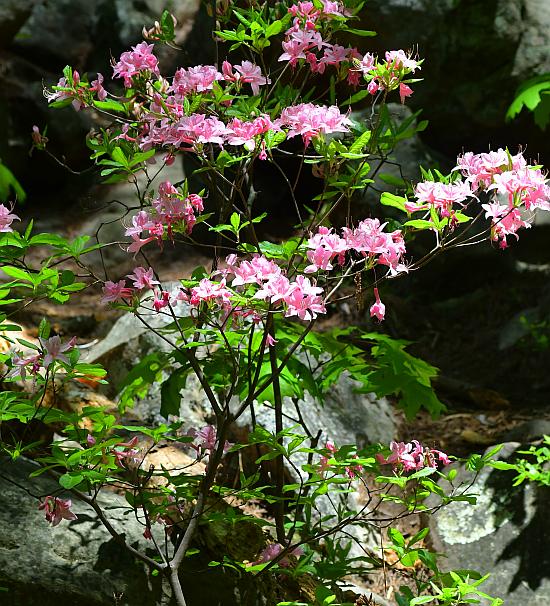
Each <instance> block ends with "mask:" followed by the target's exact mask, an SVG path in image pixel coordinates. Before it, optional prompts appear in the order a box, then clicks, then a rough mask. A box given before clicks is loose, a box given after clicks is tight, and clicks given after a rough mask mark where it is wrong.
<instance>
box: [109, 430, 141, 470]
mask: <svg viewBox="0 0 550 606" xmlns="http://www.w3.org/2000/svg"><path fill="white" fill-rule="evenodd" d="M138 442H139V439H138V437H137V436H134V437H133V438H132V439H131V440H128V442H119V443H118V444H115V448H114V449H113V451H112V454H113V455H114V456H115V463H116V464H117V465H118V466H119V467H122V468H127V467H129V466H135V465H139V464H140V462H141V458H140V452H139V449H138V448H135V447H136V446H137V444H138Z"/></svg>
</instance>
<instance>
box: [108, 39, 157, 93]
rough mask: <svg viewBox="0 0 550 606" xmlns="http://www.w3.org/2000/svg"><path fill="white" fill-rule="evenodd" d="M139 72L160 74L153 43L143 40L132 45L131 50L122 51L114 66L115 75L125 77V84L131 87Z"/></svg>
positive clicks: (148, 74) (146, 74)
mask: <svg viewBox="0 0 550 606" xmlns="http://www.w3.org/2000/svg"><path fill="white" fill-rule="evenodd" d="M139 74H144V75H145V76H150V75H152V74H154V75H156V76H158V75H159V74H160V72H159V67H158V59H157V58H156V57H155V55H154V54H153V45H152V44H147V42H141V43H140V44H138V45H137V46H132V50H131V51H126V52H124V53H122V55H121V56H120V59H119V61H118V62H117V63H116V64H115V65H114V66H113V77H114V78H124V86H125V87H126V88H131V87H132V86H133V85H134V78H135V76H137V75H139Z"/></svg>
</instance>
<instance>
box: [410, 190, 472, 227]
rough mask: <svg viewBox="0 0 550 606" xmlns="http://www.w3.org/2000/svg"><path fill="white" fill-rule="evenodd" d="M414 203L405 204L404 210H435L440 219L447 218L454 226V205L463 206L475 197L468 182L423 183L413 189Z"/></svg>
mask: <svg viewBox="0 0 550 606" xmlns="http://www.w3.org/2000/svg"><path fill="white" fill-rule="evenodd" d="M414 193H415V196H416V199H417V202H416V203H413V202H406V203H405V209H406V210H407V212H409V213H415V212H419V211H426V210H429V209H430V208H435V210H436V211H437V213H438V215H439V216H440V217H441V218H449V219H450V224H451V226H452V227H454V224H455V209H454V208H453V207H454V206H455V205H456V204H458V205H460V206H464V202H466V201H467V200H468V199H469V198H472V197H475V194H474V192H472V188H471V184H470V183H469V182H468V181H461V180H458V181H454V182H453V183H439V182H437V181H423V182H421V183H418V184H417V185H416V187H415V189H414Z"/></svg>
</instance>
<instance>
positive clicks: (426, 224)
mask: <svg viewBox="0 0 550 606" xmlns="http://www.w3.org/2000/svg"><path fill="white" fill-rule="evenodd" d="M404 225H405V226H406V227H414V228H415V229H422V230H424V229H434V228H435V225H434V224H433V223H432V222H431V221H426V220H425V219H412V220H411V221H407V222H406V223H404Z"/></svg>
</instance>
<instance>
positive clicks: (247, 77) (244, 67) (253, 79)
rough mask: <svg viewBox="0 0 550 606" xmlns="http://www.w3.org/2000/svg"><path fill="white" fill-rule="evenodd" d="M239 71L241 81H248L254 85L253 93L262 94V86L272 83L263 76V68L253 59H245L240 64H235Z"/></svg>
mask: <svg viewBox="0 0 550 606" xmlns="http://www.w3.org/2000/svg"><path fill="white" fill-rule="evenodd" d="M235 69H236V71H237V72H238V73H239V76H238V77H239V80H240V82H244V83H248V84H250V86H251V87H252V94H254V95H258V94H260V86H264V85H265V84H271V80H270V79H269V78H266V77H265V76H262V70H261V68H260V67H259V66H258V65H255V64H254V63H252V62H251V61H243V62H242V63H241V64H240V65H235Z"/></svg>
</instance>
